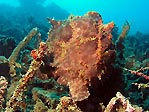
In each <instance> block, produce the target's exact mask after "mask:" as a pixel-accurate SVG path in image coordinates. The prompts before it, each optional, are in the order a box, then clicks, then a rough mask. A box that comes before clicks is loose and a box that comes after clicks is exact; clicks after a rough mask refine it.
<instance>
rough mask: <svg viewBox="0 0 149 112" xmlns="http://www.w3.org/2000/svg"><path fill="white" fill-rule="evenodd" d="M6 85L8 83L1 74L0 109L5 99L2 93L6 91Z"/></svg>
mask: <svg viewBox="0 0 149 112" xmlns="http://www.w3.org/2000/svg"><path fill="white" fill-rule="evenodd" d="M7 85H8V82H7V80H6V78H5V77H3V76H1V77H0V110H2V109H3V102H4V101H5V100H4V94H5V92H6V89H7Z"/></svg>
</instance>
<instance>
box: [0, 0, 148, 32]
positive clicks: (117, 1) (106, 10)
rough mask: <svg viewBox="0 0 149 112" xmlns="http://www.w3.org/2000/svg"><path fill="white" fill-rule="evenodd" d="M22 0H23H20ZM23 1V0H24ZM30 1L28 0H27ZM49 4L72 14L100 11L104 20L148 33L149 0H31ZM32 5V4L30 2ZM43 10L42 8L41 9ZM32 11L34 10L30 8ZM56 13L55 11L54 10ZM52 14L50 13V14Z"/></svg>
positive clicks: (7, 1)
mask: <svg viewBox="0 0 149 112" xmlns="http://www.w3.org/2000/svg"><path fill="white" fill-rule="evenodd" d="M20 1H21V0H20ZM22 1H23V0H22ZM27 1H28V0H27ZM30 1H32V3H31V4H32V5H33V6H34V3H33V2H35V1H36V2H37V1H39V4H42V5H43V6H48V5H50V4H51V3H52V2H54V3H55V4H56V5H58V6H59V7H61V8H62V9H65V10H66V11H68V12H69V13H70V14H74V15H83V14H84V13H86V12H88V11H98V12H99V13H100V14H101V15H102V17H103V20H104V22H105V23H106V22H109V21H114V22H115V24H116V25H117V26H119V27H121V26H122V25H123V23H124V22H125V20H127V21H129V22H130V24H131V30H130V33H133V34H134V33H135V32H136V31H140V32H142V33H148V32H149V29H148V26H149V23H148V20H149V14H148V11H149V1H148V0H81V1H80V0H30ZM0 3H4V4H9V5H11V6H15V7H19V6H20V2H19V0H0ZM29 5H30V4H29ZM41 10H42V9H41ZM51 10H52V9H51ZM30 12H32V10H30ZM53 13H54V12H53ZM49 16H50V15H49Z"/></svg>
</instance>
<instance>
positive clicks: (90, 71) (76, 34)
mask: <svg viewBox="0 0 149 112" xmlns="http://www.w3.org/2000/svg"><path fill="white" fill-rule="evenodd" d="M49 21H50V22H51V24H52V26H53V29H52V30H50V31H49V35H48V40H47V45H50V48H49V49H50V52H51V53H53V54H54V61H53V62H52V63H51V66H52V67H55V68H56V70H55V71H54V72H53V74H54V77H58V82H59V83H60V84H64V85H67V86H69V89H70V94H71V96H72V99H73V100H74V101H82V100H84V99H86V98H88V97H89V95H90V93H89V90H88V86H91V83H90V81H91V79H92V78H93V77H98V78H99V79H101V78H102V77H104V75H105V74H106V73H107V71H108V69H107V64H108V65H110V64H112V60H114V59H115V58H114V57H115V50H114V49H113V48H114V47H113V44H112V39H111V38H112V35H111V30H112V28H113V27H114V23H113V22H111V23H108V24H103V23H102V18H101V16H100V15H99V14H98V13H96V12H89V13H87V14H86V15H84V16H81V17H80V16H76V17H72V18H70V19H69V20H68V21H55V20H49ZM78 85H79V87H78Z"/></svg>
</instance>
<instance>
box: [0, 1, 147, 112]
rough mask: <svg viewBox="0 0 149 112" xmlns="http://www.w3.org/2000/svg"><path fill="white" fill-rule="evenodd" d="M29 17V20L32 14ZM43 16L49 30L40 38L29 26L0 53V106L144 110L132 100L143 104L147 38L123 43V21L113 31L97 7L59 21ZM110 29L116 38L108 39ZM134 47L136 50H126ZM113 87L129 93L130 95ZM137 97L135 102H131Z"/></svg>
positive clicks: (68, 111)
mask: <svg viewBox="0 0 149 112" xmlns="http://www.w3.org/2000/svg"><path fill="white" fill-rule="evenodd" d="M22 1H23V0H22ZM27 2H28V1H27ZM37 5H38V4H37ZM30 19H31V20H30V22H33V21H32V19H33V18H30ZM48 21H49V23H50V24H51V29H50V30H49V32H48V38H47V40H46V41H45V42H42V41H43V40H42V38H41V34H40V32H39V30H38V29H37V28H33V29H32V30H31V31H30V32H29V34H28V35H27V36H26V37H25V38H24V39H23V40H22V41H20V43H19V44H18V46H17V47H16V48H14V50H13V52H12V50H11V53H9V57H5V56H0V67H1V69H0V70H1V71H0V72H1V73H0V74H1V75H2V76H1V78H0V93H1V95H0V111H2V112H4V111H5V112H17V111H21V112H30V111H33V112H125V111H128V112H143V111H144V110H143V109H142V108H141V107H138V106H136V105H139V106H142V105H141V104H143V103H146V104H147V105H148V103H147V102H148V97H147V95H146V93H147V91H145V90H144V89H147V88H148V87H149V86H148V85H149V83H148V82H147V81H146V82H147V83H146V84H143V83H141V80H146V79H147V80H148V79H149V78H148V73H149V72H148V70H149V69H148V65H149V64H148V62H149V61H148V59H147V57H148V49H146V46H148V41H147V42H146V41H144V42H143V44H142V45H140V46H139V47H138V46H136V43H137V42H136V40H135V39H132V38H131V39H132V40H133V41H134V42H136V43H133V44H131V45H129V44H130V42H128V40H129V39H130V38H129V37H127V38H126V36H127V33H128V31H129V29H130V25H129V23H128V22H126V24H124V26H123V29H122V33H121V34H120V36H118V34H117V30H118V29H115V30H114V31H115V32H114V31H113V28H114V26H115V25H114V22H110V23H107V24H103V20H102V17H101V15H100V14H99V13H97V12H88V13H87V14H85V15H83V16H70V17H69V18H68V19H67V20H64V21H58V20H54V19H50V18H48ZM112 34H113V35H114V36H118V37H114V39H113V37H112ZM138 35H139V36H142V35H141V34H138ZM35 36H36V38H34V39H32V38H33V37H35ZM146 37H147V36H144V38H146ZM116 38H117V40H116ZM112 40H114V41H115V42H116V43H114V42H113V41H112ZM29 41H31V42H30V44H28V43H29ZM13 42H14V41H13ZM13 42H12V43H13ZM27 44H28V45H27ZM126 45H128V46H129V47H128V48H127V47H126ZM7 46H8V45H7ZM134 46H135V48H136V49H137V50H132V48H133V47H134ZM140 47H141V48H140ZM23 48H24V49H23ZM128 50H130V51H131V52H130V53H131V54H128ZM140 51H141V53H140V54H139V52H140ZM144 52H145V55H143V54H142V53H144ZM139 56H141V57H142V58H141V59H140V58H139ZM124 62H125V63H124ZM141 66H142V68H141ZM17 67H19V68H17ZM132 74H134V75H132ZM3 76H4V77H6V79H5V78H4V77H3ZM122 78H123V80H122ZM7 79H8V81H7ZM122 81H123V82H122ZM132 86H135V88H132ZM137 86H138V87H139V89H141V92H140V93H139V92H137V90H138V88H137ZM122 87H123V88H122ZM123 89H124V90H123ZM118 91H121V93H122V94H124V95H126V96H127V97H129V96H130V100H128V99H127V98H126V97H124V96H123V95H122V94H121V93H120V92H118ZM127 91H128V93H127ZM132 91H133V92H132ZM141 93H142V94H141ZM135 94H136V95H138V97H143V98H144V99H146V100H144V102H143V103H142V102H141V101H143V99H141V100H140V99H139V98H138V97H136V98H133V97H132V95H134V96H135ZM115 95H116V97H115ZM137 98H138V101H139V104H136V103H135V102H137ZM133 100H134V101H133ZM130 102H131V103H130ZM134 104H135V105H134ZM147 109H148V107H147V106H146V108H145V110H147Z"/></svg>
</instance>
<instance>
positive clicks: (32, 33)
mask: <svg viewBox="0 0 149 112" xmlns="http://www.w3.org/2000/svg"><path fill="white" fill-rule="evenodd" d="M37 32H38V29H37V28H33V29H32V30H31V31H30V33H29V34H28V35H27V36H26V37H25V38H24V39H23V40H22V41H21V42H20V43H19V44H18V46H17V47H16V48H15V49H14V50H13V52H12V54H11V55H10V57H9V58H8V61H9V67H10V71H9V73H10V76H15V75H16V70H15V68H20V65H19V64H18V63H16V60H17V58H18V56H19V52H20V50H21V49H22V48H23V47H24V46H25V45H26V44H27V43H28V42H29V41H30V40H31V39H32V37H34V36H35V35H36V34H37Z"/></svg>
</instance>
